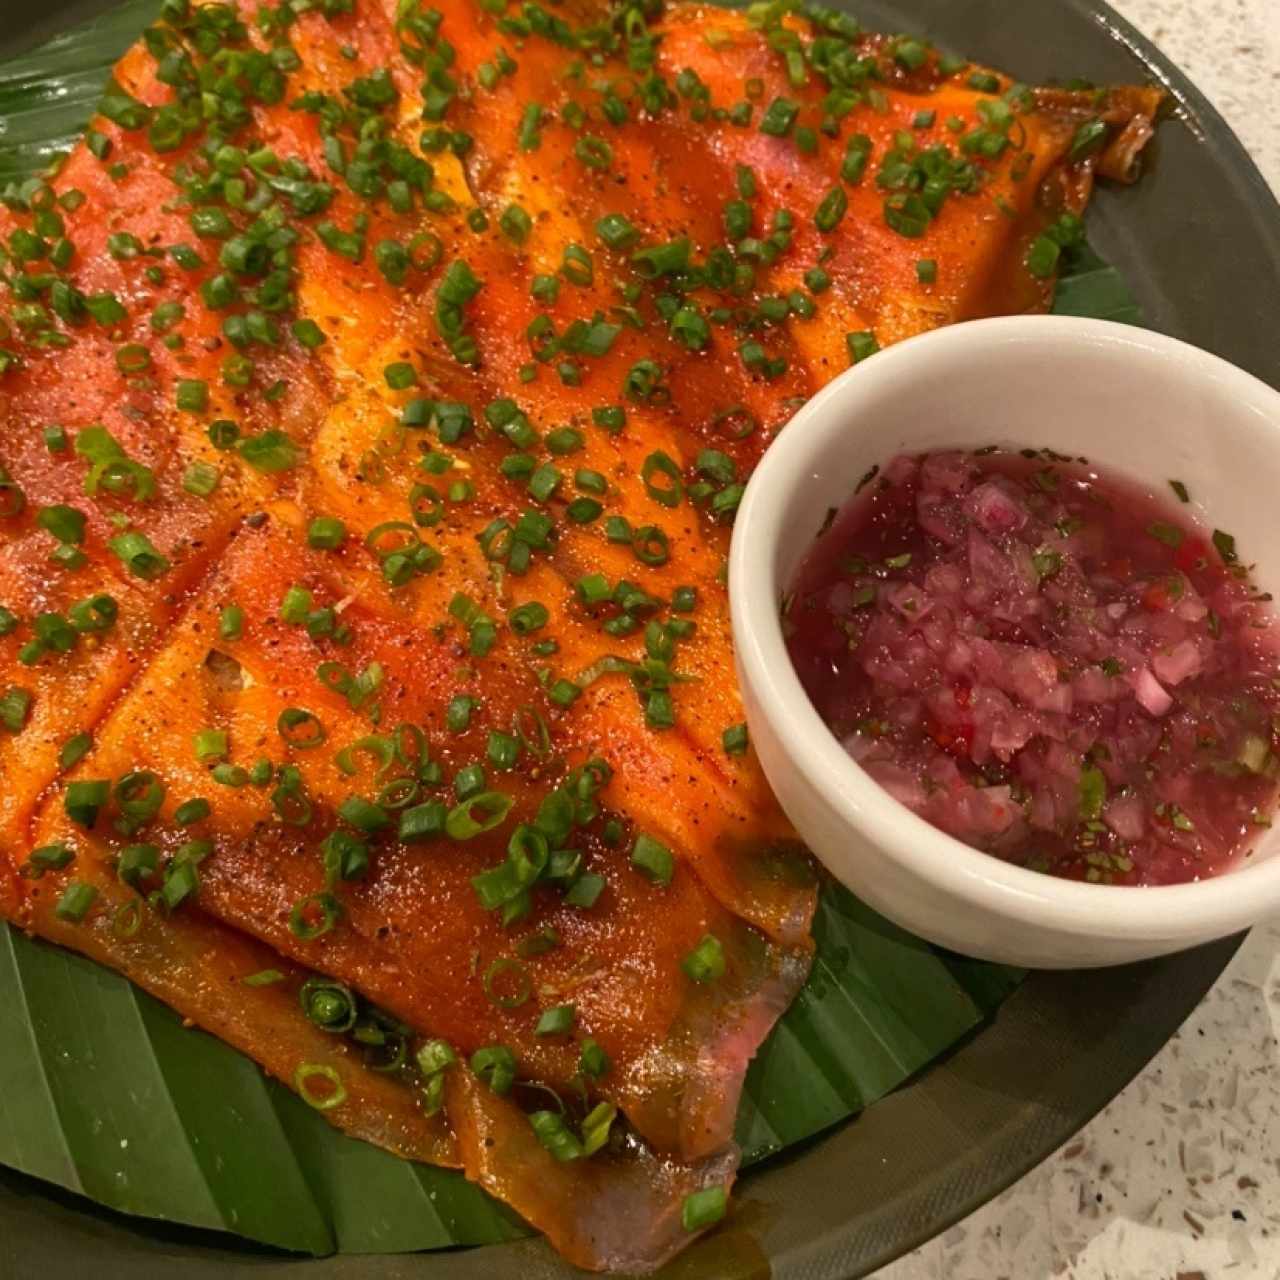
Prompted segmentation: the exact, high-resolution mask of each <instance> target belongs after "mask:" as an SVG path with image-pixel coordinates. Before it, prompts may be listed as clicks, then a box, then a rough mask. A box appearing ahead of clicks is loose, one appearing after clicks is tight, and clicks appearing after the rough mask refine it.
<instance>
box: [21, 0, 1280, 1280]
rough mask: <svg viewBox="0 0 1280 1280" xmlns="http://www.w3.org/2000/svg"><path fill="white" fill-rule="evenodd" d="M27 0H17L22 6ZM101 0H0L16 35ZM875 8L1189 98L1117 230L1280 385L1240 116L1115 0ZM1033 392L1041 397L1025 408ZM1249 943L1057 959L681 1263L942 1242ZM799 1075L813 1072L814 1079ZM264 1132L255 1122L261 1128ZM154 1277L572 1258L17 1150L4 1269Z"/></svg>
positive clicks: (1009, 50) (764, 1261)
mask: <svg viewBox="0 0 1280 1280" xmlns="http://www.w3.org/2000/svg"><path fill="white" fill-rule="evenodd" d="M19 6H20V7H19ZM104 7H106V6H105V5H104V3H103V2H102V0H61V3H59V0H46V3H45V4H44V5H42V6H41V7H40V10H39V11H38V12H37V10H36V7H35V6H34V5H29V4H25V3H20V0H0V9H7V10H8V12H5V13H3V14H2V15H0V16H2V17H3V22H0V56H3V55H4V54H7V53H11V52H16V51H17V50H18V49H20V48H23V47H27V46H30V45H32V44H34V43H36V42H37V41H38V40H39V39H42V38H44V37H46V36H48V35H49V34H51V33H52V32H53V31H55V30H58V29H60V28H62V27H65V26H67V25H70V23H71V22H72V21H74V20H75V19H76V18H79V17H84V16H88V15H89V14H91V13H93V12H98V11H101V10H102V9H103V8H104ZM846 7H848V8H850V9H852V10H853V11H854V12H855V13H856V14H857V15H858V17H859V18H860V19H862V20H863V21H864V22H865V23H866V25H868V26H870V27H877V28H880V29H883V30H898V31H902V30H909V31H915V32H920V33H925V34H928V35H930V36H932V37H933V38H935V39H937V40H938V41H940V42H942V43H943V44H945V45H948V46H950V47H952V48H954V49H955V50H956V51H958V52H964V53H965V54H967V55H969V56H971V57H974V58H977V59H980V60H981V61H984V62H988V63H990V64H992V65H994V66H1000V67H1004V68H1007V69H1010V70H1013V71H1016V73H1017V74H1018V75H1019V76H1021V77H1022V78H1023V79H1024V80H1026V81H1027V82H1029V83H1036V82H1046V81H1050V80H1052V79H1054V78H1055V77H1056V78H1058V79H1067V78H1070V77H1073V76H1084V77H1087V78H1088V79H1090V80H1093V81H1096V82H1098V83H1107V82H1111V83H1121V82H1126V81H1127V82H1132V81H1145V80H1155V81H1157V82H1158V83H1160V84H1162V85H1164V86H1165V87H1166V88H1167V89H1168V90H1169V91H1170V93H1171V94H1172V96H1173V97H1174V99H1175V100H1176V102H1177V104H1178V113H1177V115H1176V117H1175V118H1174V119H1173V120H1171V121H1169V122H1167V123H1166V124H1165V125H1164V126H1163V127H1162V128H1161V130H1160V133H1159V137H1158V141H1157V143H1156V145H1155V147H1154V148H1153V155H1152V163H1151V164H1150V165H1149V167H1148V172H1147V175H1146V176H1145V177H1144V179H1143V181H1142V182H1141V183H1140V184H1139V185H1138V186H1137V187H1135V188H1133V189H1131V190H1125V191H1121V192H1106V191H1104V192H1102V193H1101V195H1100V197H1099V199H1098V201H1097V204H1096V206H1095V209H1094V211H1093V214H1092V215H1091V219H1090V234H1091V238H1092V240H1093V241H1094V243H1095V245H1096V246H1097V248H1098V249H1099V251H1100V252H1101V253H1102V254H1103V255H1104V256H1105V257H1106V258H1107V259H1108V260H1109V261H1111V262H1113V263H1114V264H1115V265H1116V266H1118V267H1119V268H1120V269H1121V270H1122V271H1123V273H1124V275H1125V277H1126V278H1127V280H1128V281H1129V283H1130V285H1131V286H1132V287H1133V289H1134V291H1135V292H1136V293H1137V295H1138V298H1139V300H1140V301H1141V303H1142V305H1143V307H1144V309H1145V311H1146V315H1147V318H1148V322H1149V323H1150V324H1151V325H1152V326H1153V327H1155V328H1158V329H1162V330H1164V331H1165V332H1167V333H1171V334H1174V335H1176V336H1177V337H1180V338H1185V339H1187V340H1189V341H1191V342H1194V343H1197V344H1198V345H1199V346H1202V347H1206V348H1208V349H1209V350H1211V351H1214V352H1217V353H1218V354H1219V355H1222V356H1225V357H1226V358H1227V359H1229V360H1232V361H1234V362H1235V363H1236V364H1238V365H1241V366H1242V367H1243V368H1245V369H1248V370H1249V371H1250V372H1252V373H1254V374H1256V375H1258V376H1259V377H1261V378H1263V379H1265V380H1266V381H1268V382H1270V383H1272V384H1273V385H1275V386H1280V345H1278V344H1277V343H1276V340H1275V333H1276V329H1277V324H1276V321H1277V319H1278V318H1280V316H1278V314H1277V313H1278V311H1280V307H1278V306H1277V302H1276V299H1277V297H1278V296H1280V294H1278V293H1277V284H1278V283H1280V208H1278V207H1277V205H1276V202H1275V200H1274V199H1273V197H1272V196H1271V193H1270V191H1269V190H1268V188H1267V186H1266V184H1265V183H1264V182H1263V180H1262V177H1261V175H1260V174H1259V173H1258V172H1257V170H1256V169H1255V168H1254V166H1253V164H1252V162H1251V161H1250V160H1249V158H1248V156H1247V155H1246V153H1245V151H1244V150H1243V148H1242V147H1241V146H1240V144H1239V142H1238V141H1237V140H1236V139H1235V137H1234V136H1233V135H1232V133H1231V131H1230V130H1229V129H1228V128H1227V126H1226V124H1225V123H1224V122H1223V120H1222V118H1221V117H1220V116H1219V115H1218V114H1217V112H1215V111H1214V109H1213V108H1212V107H1211V106H1210V105H1209V104H1208V102H1206V101H1205V99H1204V98H1203V97H1202V96H1201V95H1200V94H1199V93H1198V92H1197V91H1196V90H1195V88H1194V87H1193V86H1192V85H1191V84H1190V83H1189V82H1188V81H1187V80H1186V78H1185V77H1184V76H1183V75H1182V74H1181V73H1180V72H1179V71H1178V70H1177V69H1176V68H1174V67H1173V66H1171V65H1170V64H1169V63H1168V62H1167V61H1166V60H1165V59H1164V58H1163V57H1161V56H1160V54H1159V53H1158V52H1157V51H1156V50H1155V49H1154V48H1152V47H1151V45H1150V44H1148V43H1147V42H1146V41H1145V40H1144V39H1143V38H1142V37H1141V36H1140V35H1138V33H1137V32H1136V31H1134V30H1133V28H1132V27H1130V26H1129V25H1128V24H1127V23H1125V22H1123V21H1122V20H1121V19H1120V18H1118V17H1117V16H1116V15H1115V14H1113V13H1112V12H1111V11H1110V10H1109V9H1107V8H1106V7H1105V6H1104V5H1102V4H1099V3H1096V2H1095V0H1019V3H1017V4H1010V3H1009V2H1008V0H856V2H854V3H847V6H846ZM1028 412H1029V413H1030V412H1034V407H1033V406H1030V405H1029V406H1028ZM1238 945H1239V940H1238V939H1230V940H1227V941H1225V942H1221V943H1216V944H1214V945H1212V946H1208V947H1202V948H1200V949H1198V950H1196V951H1190V952H1187V953H1185V954H1183V955H1180V956H1174V957H1172V958H1170V959H1166V960H1161V961H1156V962H1152V963H1149V964H1142V965H1133V966H1130V967H1128V968H1125V969H1113V970H1107V971H1104V972H1100V973H1084V974H1037V975H1034V976H1032V977H1031V978H1029V979H1028V980H1027V982H1026V983H1025V984H1024V985H1023V986H1022V988H1021V989H1020V990H1019V991H1018V992H1017V993H1016V994H1015V995H1014V996H1013V997H1012V998H1011V999H1010V1000H1009V1001H1008V1002H1007V1003H1006V1004H1005V1005H1004V1006H1003V1007H1002V1008H1001V1010H1000V1013H999V1015H998V1017H997V1018H996V1020H995V1021H994V1023H993V1024H992V1025H991V1026H989V1027H987V1028H985V1029H984V1030H982V1031H981V1032H980V1033H978V1034H977V1035H975V1036H974V1037H973V1038H971V1039H970V1040H969V1041H968V1043H966V1044H964V1045H962V1046H961V1047H960V1048H959V1049H957V1050H956V1051H955V1052H953V1053H952V1054H951V1055H949V1057H947V1059H946V1060H945V1061H943V1062H941V1063H938V1064H935V1065H934V1066H933V1067H931V1068H930V1069H929V1070H928V1071H927V1072H925V1073H924V1074H923V1075H922V1076H921V1077H920V1078H919V1079H917V1080H915V1081H914V1082H913V1083H911V1084H909V1085H907V1086H906V1087H905V1088H903V1089H900V1090H899V1091H898V1092H897V1093H895V1094H893V1095H892V1096H891V1097H889V1098H887V1099H885V1100H884V1101H883V1102H880V1103H877V1104H876V1105H875V1106H874V1107H872V1108H871V1109H870V1110H869V1111H867V1112H866V1113H864V1114H863V1115H862V1116H861V1117H859V1118H858V1119H856V1120H854V1121H852V1122H851V1123H849V1124H847V1125H844V1126H843V1127H841V1128H840V1129H837V1130H836V1131H834V1132H833V1133H831V1134H829V1135H828V1136H826V1137H824V1138H820V1139H817V1140H815V1141H814V1142H811V1143H809V1144H808V1145H807V1146H805V1147H804V1148H801V1149H799V1150H796V1151H793V1152H790V1153H788V1154H787V1155H786V1156H784V1157H781V1158H779V1159H776V1160H774V1161H772V1162H770V1163H768V1164H767V1165H765V1166H764V1167H762V1168H760V1169H758V1170H756V1171H754V1172H752V1173H751V1174H749V1175H748V1176H747V1177H746V1178H745V1179H744V1180H743V1182H742V1184H741V1188H740V1194H739V1197H738V1199H739V1205H738V1208H737V1210H736V1212H735V1214H734V1216H733V1218H732V1219H731V1220H730V1221H729V1222H728V1223H727V1224H726V1225H725V1226H724V1227H723V1228H722V1229H721V1230H720V1231H718V1232H717V1233H715V1234H714V1235H713V1236H711V1237H708V1238H707V1239H705V1240H703V1241H701V1242H699V1243H698V1244H697V1245H696V1246H695V1247H694V1248H693V1249H691V1250H690V1251H689V1252H688V1253H686V1254H685V1255H684V1256H683V1257H681V1258H680V1259H678V1260H677V1261H676V1262H675V1263H674V1264H673V1265H672V1266H671V1267H670V1268H668V1270H667V1271H666V1272H665V1273H664V1274H666V1275H667V1276H668V1277H669V1278H670V1280H759V1278H760V1277H765V1276H770V1275H772V1276H775V1277H779V1278H784V1277H795V1278H796V1280H799V1278H800V1277H803V1278H804V1280H852V1278H853V1277H856V1276H862V1275H865V1274H866V1273H867V1272H868V1271H871V1270H873V1269H874V1268H875V1267H877V1266H879V1265H881V1264H882V1263H885V1262H887V1261H889V1260H890V1259H892V1258H894V1257H897V1256H898V1255H900V1254H902V1253H904V1252H906V1251H907V1250H908V1249H911V1248H913V1247H914V1246H916V1245H918V1244H920V1243H921V1242H922V1241H924V1240H927V1239H928V1238H929V1237H930V1236H933V1235H935V1234H937V1233H938V1232H939V1231H941V1230H943V1229H944V1228H945V1227H947V1226H949V1225H950V1224H951V1223H952V1222H954V1221H955V1220H956V1219H958V1218H960V1217H961V1216H963V1215H964V1214H966V1213H969V1212H970V1211H972V1210H973V1209H975V1208H977V1207H978V1205H980V1204H982V1203H983V1202H984V1201H986V1200H989V1199H990V1198H991V1197H992V1196H994V1195H995V1194H996V1193H997V1192H999V1191H1001V1190H1003V1189H1004V1188H1005V1187H1006V1186H1008V1185H1009V1184H1010V1183H1011V1182H1013V1181H1014V1180H1015V1179H1016V1178H1017V1177H1019V1176H1020V1175H1021V1174H1023V1173H1025V1172H1026V1171H1027V1170H1028V1169H1030V1168H1031V1167H1032V1166H1033V1165H1035V1164H1036V1163H1037V1162H1038V1161H1040V1160H1042V1159H1043V1158H1044V1157H1045V1156H1046V1155H1047V1154H1048V1153H1049V1152H1050V1151H1052V1150H1053V1149H1054V1148H1055V1147H1056V1146H1058V1144H1060V1143H1061V1142H1063V1141H1064V1140H1065V1139H1066V1138H1068V1137H1069V1136H1070V1135H1071V1134H1072V1133H1074V1132H1075V1131H1076V1130H1077V1129H1079V1128H1080V1126H1081V1125H1083V1124H1084V1123H1085V1122H1086V1121H1087V1120H1088V1119H1089V1118H1090V1117H1091V1116H1093V1115H1094V1113H1095V1112H1097V1111H1098V1110H1099V1108H1101V1107H1102V1106H1103V1105H1104V1104H1105V1103H1106V1102H1108V1101H1109V1100H1110V1099H1111V1098H1112V1097H1114V1096H1115V1094H1116V1093H1117V1092H1119V1090H1120V1089H1121V1088H1123V1087H1124V1085H1125V1084H1127V1083H1128V1081H1129V1080H1130V1079H1132V1077H1133V1076H1134V1075H1135V1074H1136V1073H1137V1072H1138V1071H1139V1070H1140V1069H1141V1068H1142V1067H1143V1065H1145V1063H1146V1062H1147V1061H1148V1060H1149V1059H1150V1057H1151V1056H1152V1054H1154V1053H1155V1052H1156V1050H1157V1049H1158V1048H1159V1047H1160V1046H1161V1045H1162V1044H1163V1043H1164V1042H1165V1040H1167V1039H1168V1037H1169V1036H1170V1035H1171V1034H1172V1033H1173V1032H1174V1030H1176V1028H1177V1027H1178V1026H1179V1024H1180V1023H1181V1022H1182V1021H1183V1019H1184V1018H1186V1016H1187V1015H1188V1014H1189V1013H1190V1012H1191V1010H1192V1009H1193V1008H1194V1007H1195V1005H1196V1004H1197V1003H1198V1001H1199V1000H1200V998H1201V997H1202V996H1203V995H1204V993H1205V992H1206V991H1207V990H1208V988H1209V987H1210V985H1211V984H1212V983H1213V981H1214V979H1215V978H1216V977H1217V976H1218V974H1219V973H1220V972H1221V971H1222V968H1223V966H1224V965H1225V964H1226V962H1227V961H1228V959H1230V957H1231V955H1232V953H1233V952H1234V951H1235V949H1236V947H1237V946H1238ZM795 1087H796V1088H803V1087H804V1085H803V1081H797V1082H796V1085H795ZM245 1140H246V1141H248V1142H251V1141H252V1140H253V1135H252V1134H246V1135H245ZM77 1273H79V1274H99V1275H101V1274H108V1275H121V1274H125V1273H127V1274H129V1275H130V1276H133V1277H138V1278H139V1280H143V1278H151V1277H171V1276H178V1275H181V1276H183V1277H184V1280H185V1278H190V1280H204V1278H205V1277H208V1280H214V1278H215V1277H217V1278H219V1280H237V1278H238V1280H249V1278H250V1277H253V1276H259V1275H261V1276H268V1277H270V1278H271V1280H276V1277H284V1276H287V1277H289V1278H290V1280H292V1278H293V1277H295V1276H296V1277H298V1280H401V1278H402V1277H403V1278H405V1280H410V1278H412V1280H427V1278H428V1277H430V1278H431V1280H436V1278H440V1280H445V1278H447V1280H499V1277H503V1276H509V1277H520V1278H521V1280H550V1278H551V1277H565V1276H568V1275H570V1274H580V1273H571V1272H570V1271H569V1269H568V1268H566V1267H564V1266H563V1265H561V1264H560V1263H559V1262H558V1261H556V1260H555V1258H554V1257H553V1256H552V1254H551V1253H550V1251H549V1250H548V1249H547V1247H546V1246H545V1244H543V1243H542V1242H541V1241H537V1240H532V1241H527V1242H523V1243H520V1244H515V1245H507V1246H500V1247H493V1248H488V1249H481V1250H473V1251H469V1252H468V1251H459V1252H454V1253H432V1254H419V1255H411V1256H401V1257H341V1258H331V1259H326V1260H324V1261H311V1260H300V1259H296V1258H290V1257H283V1256H280V1255H277V1254H271V1253H267V1252H264V1251H262V1250H257V1249H253V1248H251V1247H249V1246H241V1245H238V1244H237V1242H235V1241H234V1240H231V1239H229V1238H227V1237H225V1236H214V1235H206V1234H200V1233H197V1232H192V1231H185V1230H180V1229H176V1228H165V1227H162V1226H157V1225H155V1224H152V1223H143V1222H138V1221H136V1220H131V1219H127V1218H124V1217H121V1216H119V1215H116V1214H112V1213H108V1212H106V1211H103V1210H99V1209H96V1208H95V1207H94V1206H92V1205H90V1204H88V1203H87V1202H86V1201H84V1200H82V1199H80V1198H78V1197H75V1196H72V1195H69V1194H64V1193H61V1192H56V1191H53V1190H51V1189H50V1188H49V1187H47V1186H45V1185H44V1184H42V1183H38V1182H35V1181H33V1180H32V1179H29V1178H24V1177H22V1176H21V1175H18V1174H14V1173H9V1172H6V1171H3V1170H0V1275H3V1276H5V1277H8V1278H9V1280H26V1278H27V1277H32V1278H33V1280H34V1278H37V1277H38V1278H39V1280H47V1277H48V1276H50V1275H56V1276H64V1275H66V1276H70V1275H75V1274H77Z"/></svg>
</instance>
